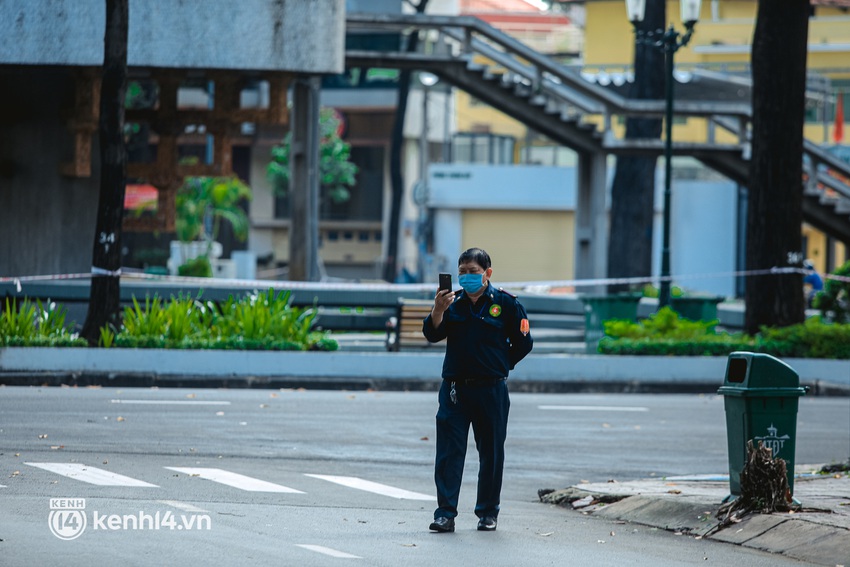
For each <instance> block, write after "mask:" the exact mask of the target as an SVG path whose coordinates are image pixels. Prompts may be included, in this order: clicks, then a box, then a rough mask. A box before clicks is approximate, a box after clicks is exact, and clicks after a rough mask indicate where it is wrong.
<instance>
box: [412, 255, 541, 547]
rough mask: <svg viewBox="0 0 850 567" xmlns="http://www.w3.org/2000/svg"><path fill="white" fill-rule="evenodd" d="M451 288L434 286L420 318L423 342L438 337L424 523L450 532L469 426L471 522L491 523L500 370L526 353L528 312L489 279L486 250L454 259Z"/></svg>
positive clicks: (499, 455)
mask: <svg viewBox="0 0 850 567" xmlns="http://www.w3.org/2000/svg"><path fill="white" fill-rule="evenodd" d="M458 274H459V280H458V281H459V283H460V286H461V287H462V288H463V289H462V290H459V291H457V292H454V291H446V290H438V291H437V295H436V297H435V299H434V307H433V309H432V310H431V313H430V314H429V315H428V317H426V318H425V321H424V323H423V327H422V332H423V334H424V335H425V338H427V339H428V340H429V341H430V342H432V343H435V342H438V341H441V340H443V339H446V357H445V360H444V361H443V383H442V386H441V387H440V394H439V409H438V411H437V456H436V459H435V466H434V481H435V483H436V485H437V505H438V507H437V509H436V511H435V512H434V522H433V523H432V524H431V526H430V529H431V530H432V531H436V532H453V531H454V529H455V520H454V519H455V517H456V516H457V504H458V497H459V495H460V485H461V480H462V478H463V464H464V459H465V457H466V445H467V439H468V437H469V426H470V425H472V431H473V434H474V436H475V446H476V448H477V449H478V464H479V469H478V496H477V499H476V503H475V515H476V516H478V518H479V520H478V529H479V530H481V531H492V530H495V529H496V521H497V518H498V516H499V495H500V493H501V490H502V470H503V468H504V462H505V436H506V434H507V425H508V409H509V407H510V399H509V397H508V386H507V383H506V380H507V378H508V372H509V371H510V370H513V368H514V366H515V365H516V364H517V363H518V362H519V361H520V360H522V359H523V358H524V357H525V356H526V355H527V354H528V353H529V352H531V347H532V340H531V334H530V333H529V325H528V317H527V315H526V313H525V309H524V308H523V307H522V305H520V303H519V301H517V298H516V297H515V296H513V295H511V294H509V293H508V292H506V291H503V290H501V289H496V288H494V287H493V286H492V285H491V284H490V276H491V275H492V274H493V268H491V267H490V256H489V255H488V254H487V252H485V251H484V250H482V249H480V248H470V249H469V250H467V251H465V252H464V253H463V254H461V255H460V258H458Z"/></svg>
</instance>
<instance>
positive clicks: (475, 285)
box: [457, 274, 484, 293]
mask: <svg viewBox="0 0 850 567" xmlns="http://www.w3.org/2000/svg"><path fill="white" fill-rule="evenodd" d="M483 277H484V274H461V275H460V276H458V278H457V281H458V283H459V284H460V287H462V288H463V291H465V292H466V293H475V292H477V291H478V290H480V289H481V288H482V287H484V281H483V279H482V278H483Z"/></svg>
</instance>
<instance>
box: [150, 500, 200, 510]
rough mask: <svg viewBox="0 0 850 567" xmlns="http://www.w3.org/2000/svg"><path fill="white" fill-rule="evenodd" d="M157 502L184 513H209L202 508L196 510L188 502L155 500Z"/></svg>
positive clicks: (195, 507)
mask: <svg viewBox="0 0 850 567" xmlns="http://www.w3.org/2000/svg"><path fill="white" fill-rule="evenodd" d="M157 502H159V503H160V504H165V505H166V506H171V507H172V508H177V509H178V510H183V511H184V512H196V513H209V510H204V509H203V508H198V507H197V506H193V505H192V504H189V503H188V502H180V501H179V500H157Z"/></svg>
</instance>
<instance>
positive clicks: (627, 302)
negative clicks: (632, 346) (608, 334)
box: [581, 293, 643, 354]
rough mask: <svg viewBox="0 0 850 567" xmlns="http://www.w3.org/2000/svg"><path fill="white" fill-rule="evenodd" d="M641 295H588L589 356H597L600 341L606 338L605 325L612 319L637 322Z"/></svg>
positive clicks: (585, 299) (583, 299) (585, 312)
mask: <svg viewBox="0 0 850 567" xmlns="http://www.w3.org/2000/svg"><path fill="white" fill-rule="evenodd" d="M641 297H643V294H640V293H618V294H614V295H587V296H584V297H582V298H581V300H582V301H583V302H584V342H585V345H586V348H587V353H588V354H595V353H596V348H597V347H598V346H599V339H601V338H602V337H603V336H605V326H604V325H603V323H604V322H605V321H608V320H610V319H625V320H628V321H637V309H638V303H640V298H641Z"/></svg>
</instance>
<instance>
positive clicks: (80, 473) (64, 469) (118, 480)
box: [24, 463, 157, 488]
mask: <svg viewBox="0 0 850 567" xmlns="http://www.w3.org/2000/svg"><path fill="white" fill-rule="evenodd" d="M24 464H25V465H29V466H31V467H37V468H40V469H44V470H46V471H50V472H52V473H56V474H59V475H62V476H65V477H68V478H73V479H74V480H79V481H82V482H87V483H89V484H96V485H98V486H135V487H150V488H157V485H155V484H150V483H148V482H145V481H143V480H138V479H135V478H130V477H129V476H124V475H121V474H117V473H114V472H110V471H106V470H103V469H99V468H97V467H90V466H87V465H84V464H82V463H24Z"/></svg>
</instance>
